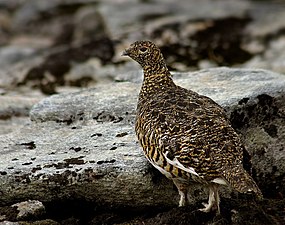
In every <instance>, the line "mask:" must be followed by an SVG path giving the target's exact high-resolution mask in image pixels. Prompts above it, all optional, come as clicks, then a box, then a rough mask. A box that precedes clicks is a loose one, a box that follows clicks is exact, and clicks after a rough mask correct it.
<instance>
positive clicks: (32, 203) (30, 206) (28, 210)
mask: <svg viewBox="0 0 285 225" xmlns="http://www.w3.org/2000/svg"><path fill="white" fill-rule="evenodd" d="M12 207H16V208H17V210H18V211H19V213H18V215H17V219H18V220H24V219H29V218H31V217H39V216H41V215H42V214H43V213H45V207H44V205H43V203H42V202H40V201H37V200H28V201H24V202H19V203H16V204H14V205H12Z"/></svg>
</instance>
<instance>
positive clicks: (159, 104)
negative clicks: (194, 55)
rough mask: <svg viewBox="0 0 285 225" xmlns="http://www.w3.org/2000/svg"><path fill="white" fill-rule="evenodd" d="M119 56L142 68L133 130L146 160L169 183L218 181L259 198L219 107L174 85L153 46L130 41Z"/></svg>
mask: <svg viewBox="0 0 285 225" xmlns="http://www.w3.org/2000/svg"><path fill="white" fill-rule="evenodd" d="M124 55H128V56H130V57H131V58H133V59H134V60H135V61H137V62H138V63H139V64H140V65H141V66H142V67H143V70H144V81H143V85H142V88H141V91H140V94H139V100H138V105H137V116H136V127H135V130H136V134H137V137H138V139H139V142H140V144H141V146H142V147H143V150H144V153H145V155H146V157H147V158H148V160H149V161H150V162H151V163H152V164H153V165H154V166H155V167H156V168H157V169H159V170H160V171H161V172H162V173H164V174H165V175H166V176H167V177H168V178H170V179H175V178H179V179H181V180H183V181H185V182H189V183H191V182H199V183H205V184H209V183H211V182H215V181H216V180H217V179H220V180H222V181H224V182H225V184H229V185H230V186H231V187H232V188H233V189H235V190H237V191H239V192H248V191H253V192H255V193H256V194H257V196H259V197H261V196H262V194H261V191H260V190H259V188H258V187H257V185H256V183H255V182H254V181H253V179H252V178H251V177H250V176H249V174H248V173H247V172H246V171H245V170H244V169H243V167H242V158H243V156H242V154H243V148H244V146H243V145H242V143H241V141H240V138H239V136H238V135H237V133H236V132H235V131H234V129H233V128H232V127H231V125H230V122H229V120H228V119H227V117H226V114H225V111H224V109H223V108H222V107H221V106H219V105H218V104H217V103H215V102H214V101H213V100H212V99H210V98H208V97H206V96H203V95H199V94H198V93H196V92H193V91H191V90H187V89H185V88H182V87H180V86H177V85H175V83H174V82H173V80H172V77H171V74H170V72H169V71H168V69H167V66H166V64H165V61H164V58H163V56H162V54H161V52H160V50H159V49H158V48H157V47H156V45H155V44H153V43H152V42H150V41H140V42H135V43H134V44H132V45H131V47H130V48H129V49H127V50H125V52H124ZM215 179H216V180H215Z"/></svg>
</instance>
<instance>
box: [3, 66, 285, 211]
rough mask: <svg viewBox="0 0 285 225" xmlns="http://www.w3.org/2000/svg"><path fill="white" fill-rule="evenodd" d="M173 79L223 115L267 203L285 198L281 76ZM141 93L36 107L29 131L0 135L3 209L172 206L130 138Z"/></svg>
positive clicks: (132, 87) (119, 90) (66, 99)
mask: <svg viewBox="0 0 285 225" xmlns="http://www.w3.org/2000/svg"><path fill="white" fill-rule="evenodd" d="M139 74H140V72H138V73H137V75H136V76H137V77H138V76H139ZM134 75H135V74H134ZM174 80H175V81H176V82H177V83H178V84H180V85H181V86H184V87H186V88H191V89H192V90H195V91H198V92H199V93H201V94H205V95H208V96H210V97H212V98H213V99H214V100H216V101H217V102H218V103H220V104H221V105H223V106H224V107H225V108H226V109H227V110H228V115H229V117H230V118H231V120H232V122H233V125H234V126H235V128H236V129H238V131H239V132H240V133H241V135H242V137H243V139H244V141H245V143H247V144H248V147H249V151H250V153H251V154H252V159H253V168H254V172H255V173H254V178H255V179H256V180H257V183H258V184H259V185H260V187H261V189H262V190H263V191H264V192H265V193H264V194H265V196H277V195H278V193H279V192H280V193H284V187H283V185H282V184H283V183H284V172H285V167H284V163H283V162H284V157H285V154H284V146H285V143H284V140H285V138H284V136H285V130H284V127H285V126H284V125H285V123H284V112H285V110H284V109H285V104H284V102H285V101H284V96H285V95H284V91H285V90H284V87H285V78H284V76H282V75H280V74H276V73H272V72H269V71H265V70H245V69H244V70H241V69H228V68H217V69H209V70H202V71H197V72H195V73H180V74H175V77H174ZM139 87H140V84H138V83H132V82H121V83H115V84H112V85H102V86H98V87H96V88H93V89H89V90H84V91H80V92H75V93H67V94H61V95H54V96H51V97H49V98H45V99H44V100H42V101H41V102H40V103H38V104H36V105H35V106H34V107H33V109H32V110H31V112H30V117H31V120H32V122H31V123H30V124H28V125H26V126H25V127H23V128H21V129H19V130H17V131H15V132H13V133H9V134H6V135H2V136H0V139H1V141H0V149H1V161H2V163H1V165H0V174H1V175H0V184H1V185H0V190H1V192H2V195H1V196H0V200H1V201H0V202H1V204H7V203H9V202H13V201H15V199H17V201H19V200H27V199H31V198H33V199H40V200H41V201H52V200H58V199H68V198H70V196H73V197H72V198H75V199H76V198H78V199H81V198H84V199H87V200H92V201H96V202H98V203H101V204H112V205H124V206H135V207H143V206H169V205H172V206H173V205H176V203H177V199H178V196H177V193H176V191H175V190H174V189H173V187H172V184H171V182H169V181H168V180H166V179H165V178H164V177H162V175H160V174H157V173H155V172H154V171H155V170H153V169H152V168H151V167H150V165H149V163H148V162H147V160H146V159H145V157H144V156H143V153H142V150H141V149H140V147H139V146H138V143H137V141H136V138H135V135H134V128H133V126H134V125H133V121H134V115H135V106H136V98H137V95H138V91H139ZM273 126H274V127H273ZM257 130H258V131H259V132H258V133H256V131H257ZM251 131H253V132H251ZM257 135H259V136H257ZM269 136H270V137H269ZM265 138H266V139H265ZM266 140H268V141H266ZM282 146H283V147H282ZM273 181H274V183H272V182H273ZM196 195H197V194H196Z"/></svg>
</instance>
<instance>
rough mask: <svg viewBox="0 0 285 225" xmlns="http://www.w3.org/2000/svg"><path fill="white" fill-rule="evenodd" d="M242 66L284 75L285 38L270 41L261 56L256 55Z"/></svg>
mask: <svg viewBox="0 0 285 225" xmlns="http://www.w3.org/2000/svg"><path fill="white" fill-rule="evenodd" d="M243 66H244V67H247V68H263V69H268V70H273V71H276V72H279V73H283V74H285V37H284V36H281V37H279V38H276V39H273V40H272V41H270V42H269V43H268V46H267V49H266V50H265V51H264V52H263V53H262V54H259V55H256V56H255V57H253V58H252V59H251V60H249V61H248V62H246V63H245V64H244V65H243Z"/></svg>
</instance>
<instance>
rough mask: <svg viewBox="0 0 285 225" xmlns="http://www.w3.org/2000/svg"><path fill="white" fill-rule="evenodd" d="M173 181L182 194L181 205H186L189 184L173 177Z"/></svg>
mask: <svg viewBox="0 0 285 225" xmlns="http://www.w3.org/2000/svg"><path fill="white" fill-rule="evenodd" d="M173 183H174V184H175V186H176V187H177V189H178V193H179V195H180V200H179V207H181V206H185V205H186V200H187V192H188V186H187V185H186V184H184V183H182V182H180V181H178V180H175V179H173Z"/></svg>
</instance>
